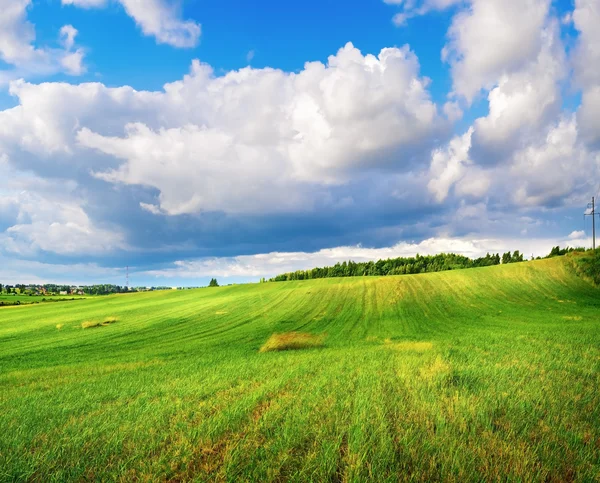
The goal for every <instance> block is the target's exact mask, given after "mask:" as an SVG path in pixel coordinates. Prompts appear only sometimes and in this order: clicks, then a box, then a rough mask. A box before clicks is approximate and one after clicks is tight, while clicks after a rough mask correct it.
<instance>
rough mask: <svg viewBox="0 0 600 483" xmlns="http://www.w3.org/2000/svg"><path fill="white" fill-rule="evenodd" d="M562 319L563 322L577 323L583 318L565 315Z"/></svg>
mask: <svg viewBox="0 0 600 483" xmlns="http://www.w3.org/2000/svg"><path fill="white" fill-rule="evenodd" d="M563 319H565V320H575V321H579V320H582V319H583V317H581V316H580V315H565V316H564V317H563Z"/></svg>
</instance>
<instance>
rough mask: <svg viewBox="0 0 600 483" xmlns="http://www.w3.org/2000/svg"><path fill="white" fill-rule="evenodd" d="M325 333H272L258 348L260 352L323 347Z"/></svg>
mask: <svg viewBox="0 0 600 483" xmlns="http://www.w3.org/2000/svg"><path fill="white" fill-rule="evenodd" d="M324 342H325V335H314V334H307V333H305V332H286V333H283V334H273V335H272V336H271V337H269V339H268V340H267V342H265V343H264V344H263V346H262V347H261V348H260V352H275V351H290V350H302V349H314V348H317V347H323V345H324V344H323V343H324Z"/></svg>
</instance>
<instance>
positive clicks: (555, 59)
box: [473, 23, 567, 158]
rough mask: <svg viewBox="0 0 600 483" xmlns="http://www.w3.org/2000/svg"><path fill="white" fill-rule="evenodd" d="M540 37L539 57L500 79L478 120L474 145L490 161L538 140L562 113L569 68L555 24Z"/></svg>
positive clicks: (544, 30)
mask: <svg viewBox="0 0 600 483" xmlns="http://www.w3.org/2000/svg"><path fill="white" fill-rule="evenodd" d="M541 38H542V45H541V47H540V51H539V53H538V54H537V56H535V57H533V58H532V60H531V62H529V63H528V64H525V65H523V66H522V68H521V69H520V70H516V71H514V72H512V73H510V74H503V75H502V76H501V77H500V78H499V80H498V83H497V85H496V87H494V88H493V89H492V90H491V91H490V93H489V95H488V101H489V113H488V115H487V116H486V117H482V118H479V119H477V120H476V121H475V124H474V126H475V133H474V137H473V143H474V145H478V146H479V147H482V148H483V149H484V155H485V156H486V157H488V158H490V157H494V156H495V157H501V156H502V155H510V154H511V153H512V151H514V150H515V149H516V148H517V147H518V146H519V145H523V144H527V143H529V142H532V141H535V140H537V139H539V137H540V135H541V134H540V129H544V128H545V127H546V126H547V125H548V123H549V122H551V121H552V120H554V119H556V117H557V115H558V114H559V112H560V109H561V107H562V97H561V94H560V82H561V81H562V80H563V79H564V78H565V77H566V74H567V67H566V61H565V54H564V48H563V46H562V43H561V41H560V37H559V31H558V26H557V25H556V23H551V24H550V25H549V26H548V27H547V28H545V29H543V31H542V33H541Z"/></svg>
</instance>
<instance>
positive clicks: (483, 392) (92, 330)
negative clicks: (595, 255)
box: [0, 256, 600, 481]
mask: <svg viewBox="0 0 600 483" xmlns="http://www.w3.org/2000/svg"><path fill="white" fill-rule="evenodd" d="M572 258H573V257H571V256H569V257H562V258H555V259H550V260H541V261H535V262H526V263H517V264H511V265H504V266H495V267H487V268H477V269H469V270H460V271H451V272H443V273H431V274H423V275H405V276H389V277H379V278H377V277H356V278H348V279H321V280H310V281H298V282H283V283H264V284H254V285H239V286H231V287H222V288H206V289H199V290H189V291H172V292H150V293H138V294H124V295H114V296H108V297H96V298H90V299H88V300H85V301H77V302H74V303H68V302H65V303H60V304H40V305H33V306H23V307H7V308H2V309H0V480H2V481H15V480H30V481H65V480H111V481H150V480H153V481H154V480H165V481H169V480H170V481H188V480H198V481H206V480H216V481H221V480H246V481H248V480H251V481H281V480H286V481H287V480H295V481H306V480H313V481H364V480H369V479H372V480H376V481H398V480H402V481H404V480H407V481H431V480H441V479H442V480H446V481H481V480H496V479H502V480H505V479H511V480H526V481H552V480H554V481H566V480H580V481H594V480H598V479H599V478H600V391H599V390H598V386H599V383H600V291H599V290H598V289H597V288H596V287H594V286H593V285H592V284H591V283H589V282H588V281H586V280H584V279H582V278H580V277H579V276H578V275H577V274H576V273H575V270H574V269H573V266H572ZM83 327H86V328H83ZM273 334H287V335H288V336H289V337H292V338H293V337H296V336H298V337H305V338H308V340H315V341H318V343H315V344H313V345H314V346H315V347H306V348H305V349H304V350H288V351H266V352H265V351H263V352H261V347H263V348H264V347H270V348H273V347H274V348H277V346H276V344H275V346H273V347H271V346H265V343H266V342H267V341H269V339H270V338H271V337H272V336H273ZM311 337H312V338H313V339H311ZM271 340H272V339H271ZM308 345H309V346H310V345H311V344H308ZM300 346H302V344H300Z"/></svg>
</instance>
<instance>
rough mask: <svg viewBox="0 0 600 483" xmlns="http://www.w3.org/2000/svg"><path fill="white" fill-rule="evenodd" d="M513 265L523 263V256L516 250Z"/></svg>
mask: <svg viewBox="0 0 600 483" xmlns="http://www.w3.org/2000/svg"><path fill="white" fill-rule="evenodd" d="M511 261H512V263H518V262H522V261H523V255H522V254H521V253H520V252H519V250H515V253H513V256H512V260H511Z"/></svg>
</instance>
